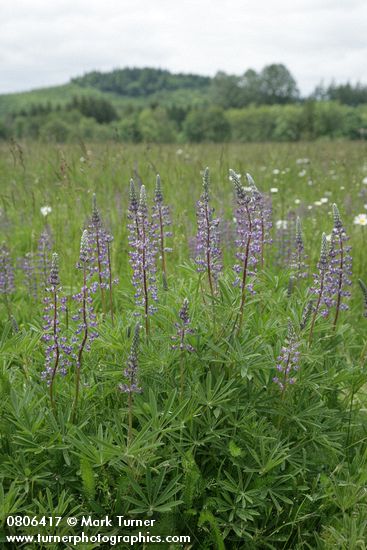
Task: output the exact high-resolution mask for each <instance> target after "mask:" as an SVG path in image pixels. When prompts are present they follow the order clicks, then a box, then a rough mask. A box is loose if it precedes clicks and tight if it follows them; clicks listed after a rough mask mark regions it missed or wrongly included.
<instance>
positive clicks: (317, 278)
mask: <svg viewBox="0 0 367 550" xmlns="http://www.w3.org/2000/svg"><path fill="white" fill-rule="evenodd" d="M328 267H329V259H328V243H327V239H326V235H325V233H323V234H322V238H321V251H320V259H319V262H318V264H317V269H318V273H315V274H314V276H313V285H312V287H311V288H310V293H311V294H313V295H315V296H316V305H315V308H314V312H313V316H312V321H311V328H310V335H309V342H311V340H312V335H313V329H314V325H315V321H316V317H317V315H318V313H319V312H320V313H321V315H322V316H323V317H327V316H328V314H329V307H328V306H329V302H328V300H327V298H326V293H327V291H328V286H327V281H326V273H327V270H328Z"/></svg>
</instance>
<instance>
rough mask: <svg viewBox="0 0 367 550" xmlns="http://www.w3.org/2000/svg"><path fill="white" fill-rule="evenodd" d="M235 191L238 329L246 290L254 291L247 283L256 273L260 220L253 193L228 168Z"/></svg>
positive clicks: (259, 243)
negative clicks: (239, 296)
mask: <svg viewBox="0 0 367 550" xmlns="http://www.w3.org/2000/svg"><path fill="white" fill-rule="evenodd" d="M229 173H230V179H231V180H232V182H233V184H234V188H235V192H236V199H237V208H236V211H235V218H236V220H237V240H236V246H237V253H236V258H237V260H238V261H239V263H237V264H235V265H234V266H233V269H234V271H235V273H236V279H235V281H234V285H235V286H237V285H239V286H240V288H241V304H240V312H239V322H238V330H240V328H241V326H242V320H243V309H244V304H245V297H246V290H247V291H248V292H250V293H254V288H253V283H248V279H249V277H253V276H254V275H255V274H256V269H257V264H258V262H259V256H260V254H261V238H262V230H261V220H260V218H259V217H258V216H257V205H256V201H255V198H254V196H253V194H252V193H251V194H250V193H248V192H247V191H246V190H245V188H244V187H243V186H242V184H241V180H240V176H239V175H238V174H236V172H235V171H234V170H230V171H229Z"/></svg>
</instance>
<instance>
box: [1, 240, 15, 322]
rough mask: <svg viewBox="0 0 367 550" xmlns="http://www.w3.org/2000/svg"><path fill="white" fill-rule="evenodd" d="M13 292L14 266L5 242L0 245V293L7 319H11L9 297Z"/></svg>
mask: <svg viewBox="0 0 367 550" xmlns="http://www.w3.org/2000/svg"><path fill="white" fill-rule="evenodd" d="M14 292H15V285H14V267H13V264H12V260H11V257H10V252H9V249H8V247H7V246H6V244H5V243H2V245H1V246H0V294H1V295H2V297H3V300H4V304H5V307H6V311H7V313H8V317H9V321H11V320H12V312H11V306H10V301H9V297H10V296H11V295H12V294H13V293H14Z"/></svg>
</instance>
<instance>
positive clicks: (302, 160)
mask: <svg viewBox="0 0 367 550" xmlns="http://www.w3.org/2000/svg"><path fill="white" fill-rule="evenodd" d="M309 162H310V160H309V159H307V158H304V159H297V160H296V164H308V163H309Z"/></svg>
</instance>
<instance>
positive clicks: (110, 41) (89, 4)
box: [0, 0, 367, 94]
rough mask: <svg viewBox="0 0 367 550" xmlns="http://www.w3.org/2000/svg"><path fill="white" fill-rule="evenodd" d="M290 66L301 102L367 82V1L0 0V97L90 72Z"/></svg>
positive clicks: (211, 72)
mask: <svg viewBox="0 0 367 550" xmlns="http://www.w3.org/2000/svg"><path fill="white" fill-rule="evenodd" d="M274 62H275V63H284V64H285V65H286V66H287V67H288V68H289V69H290V70H291V72H292V73H293V75H294V76H295V78H296V80H297V82H298V85H299V87H300V89H301V91H302V93H304V94H305V93H308V92H310V91H312V90H313V88H314V87H315V85H317V84H318V83H319V82H320V81H321V80H322V79H324V81H325V83H329V82H330V80H331V79H335V80H336V81H338V82H345V81H347V80H350V81H352V82H356V81H364V82H365V83H367V0H251V1H250V0H130V1H127V0H0V93H2V92H12V91H20V90H29V89H32V88H37V87H42V86H49V85H53V84H62V83H65V82H67V81H68V80H69V79H70V78H71V77H73V76H79V75H81V74H83V73H85V72H87V71H90V70H94V69H97V70H110V69H113V68H116V67H125V66H137V67H144V66H150V67H160V68H164V69H169V70H171V71H182V72H194V73H200V74H206V75H214V74H215V73H216V72H217V71H218V70H224V71H226V72H229V73H236V74H242V73H243V72H244V71H245V70H246V69H247V68H249V67H252V68H254V69H257V70H260V69H261V68H262V67H263V66H264V65H266V64H269V63H274Z"/></svg>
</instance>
